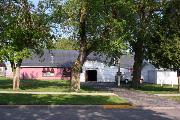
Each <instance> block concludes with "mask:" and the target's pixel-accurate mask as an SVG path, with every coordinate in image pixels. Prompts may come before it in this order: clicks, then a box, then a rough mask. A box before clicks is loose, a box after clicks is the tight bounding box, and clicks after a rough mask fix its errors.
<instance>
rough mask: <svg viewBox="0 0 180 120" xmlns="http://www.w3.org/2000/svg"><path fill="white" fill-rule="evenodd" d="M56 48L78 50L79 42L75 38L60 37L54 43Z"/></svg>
mask: <svg viewBox="0 0 180 120" xmlns="http://www.w3.org/2000/svg"><path fill="white" fill-rule="evenodd" d="M54 45H55V49H59V50H78V49H79V47H78V43H77V41H75V40H70V39H65V38H62V39H59V40H57V42H55V43H54Z"/></svg>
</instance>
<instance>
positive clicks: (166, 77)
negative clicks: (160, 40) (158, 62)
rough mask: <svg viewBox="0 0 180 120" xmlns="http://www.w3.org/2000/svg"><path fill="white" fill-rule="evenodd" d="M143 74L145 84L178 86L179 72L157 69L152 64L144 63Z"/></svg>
mask: <svg viewBox="0 0 180 120" xmlns="http://www.w3.org/2000/svg"><path fill="white" fill-rule="evenodd" d="M141 74H142V76H143V79H144V82H147V83H154V84H171V85H177V84H178V77H177V71H171V70H164V69H157V68H155V67H154V66H153V65H152V64H151V63H149V62H147V61H144V63H143V67H142V71H141Z"/></svg>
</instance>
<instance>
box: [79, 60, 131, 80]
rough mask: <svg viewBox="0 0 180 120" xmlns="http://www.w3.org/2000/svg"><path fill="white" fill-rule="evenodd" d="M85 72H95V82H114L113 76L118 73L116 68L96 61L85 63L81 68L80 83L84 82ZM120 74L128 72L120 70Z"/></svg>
mask: <svg viewBox="0 0 180 120" xmlns="http://www.w3.org/2000/svg"><path fill="white" fill-rule="evenodd" d="M86 70H97V82H115V75H116V72H117V71H118V68H117V66H107V65H105V64H104V63H101V62H97V61H86V62H85V63H84V65H83V67H82V73H81V74H80V81H81V82H85V74H86ZM120 70H121V72H122V73H124V72H128V69H125V68H121V69H120Z"/></svg>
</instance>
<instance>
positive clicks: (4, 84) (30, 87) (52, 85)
mask: <svg viewBox="0 0 180 120" xmlns="http://www.w3.org/2000/svg"><path fill="white" fill-rule="evenodd" d="M0 91H12V79H8V78H4V77H0ZM18 91H33V92H70V91H71V90H70V81H69V80H21V81H20V89H19V90H18ZM96 91H97V90H96V89H93V88H90V87H84V86H82V87H81V90H80V91H79V92H96Z"/></svg>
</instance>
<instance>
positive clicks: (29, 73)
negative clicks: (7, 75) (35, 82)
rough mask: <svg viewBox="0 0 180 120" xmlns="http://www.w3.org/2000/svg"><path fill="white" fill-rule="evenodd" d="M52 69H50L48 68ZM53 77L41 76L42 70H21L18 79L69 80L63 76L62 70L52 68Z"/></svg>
mask: <svg viewBox="0 0 180 120" xmlns="http://www.w3.org/2000/svg"><path fill="white" fill-rule="evenodd" d="M50 69H52V68H50ZM53 69H54V76H43V72H42V71H43V68H23V67H22V68H21V70H20V78H21V79H39V80H59V79H65V80H69V79H70V77H64V76H63V70H64V69H63V68H53Z"/></svg>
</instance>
